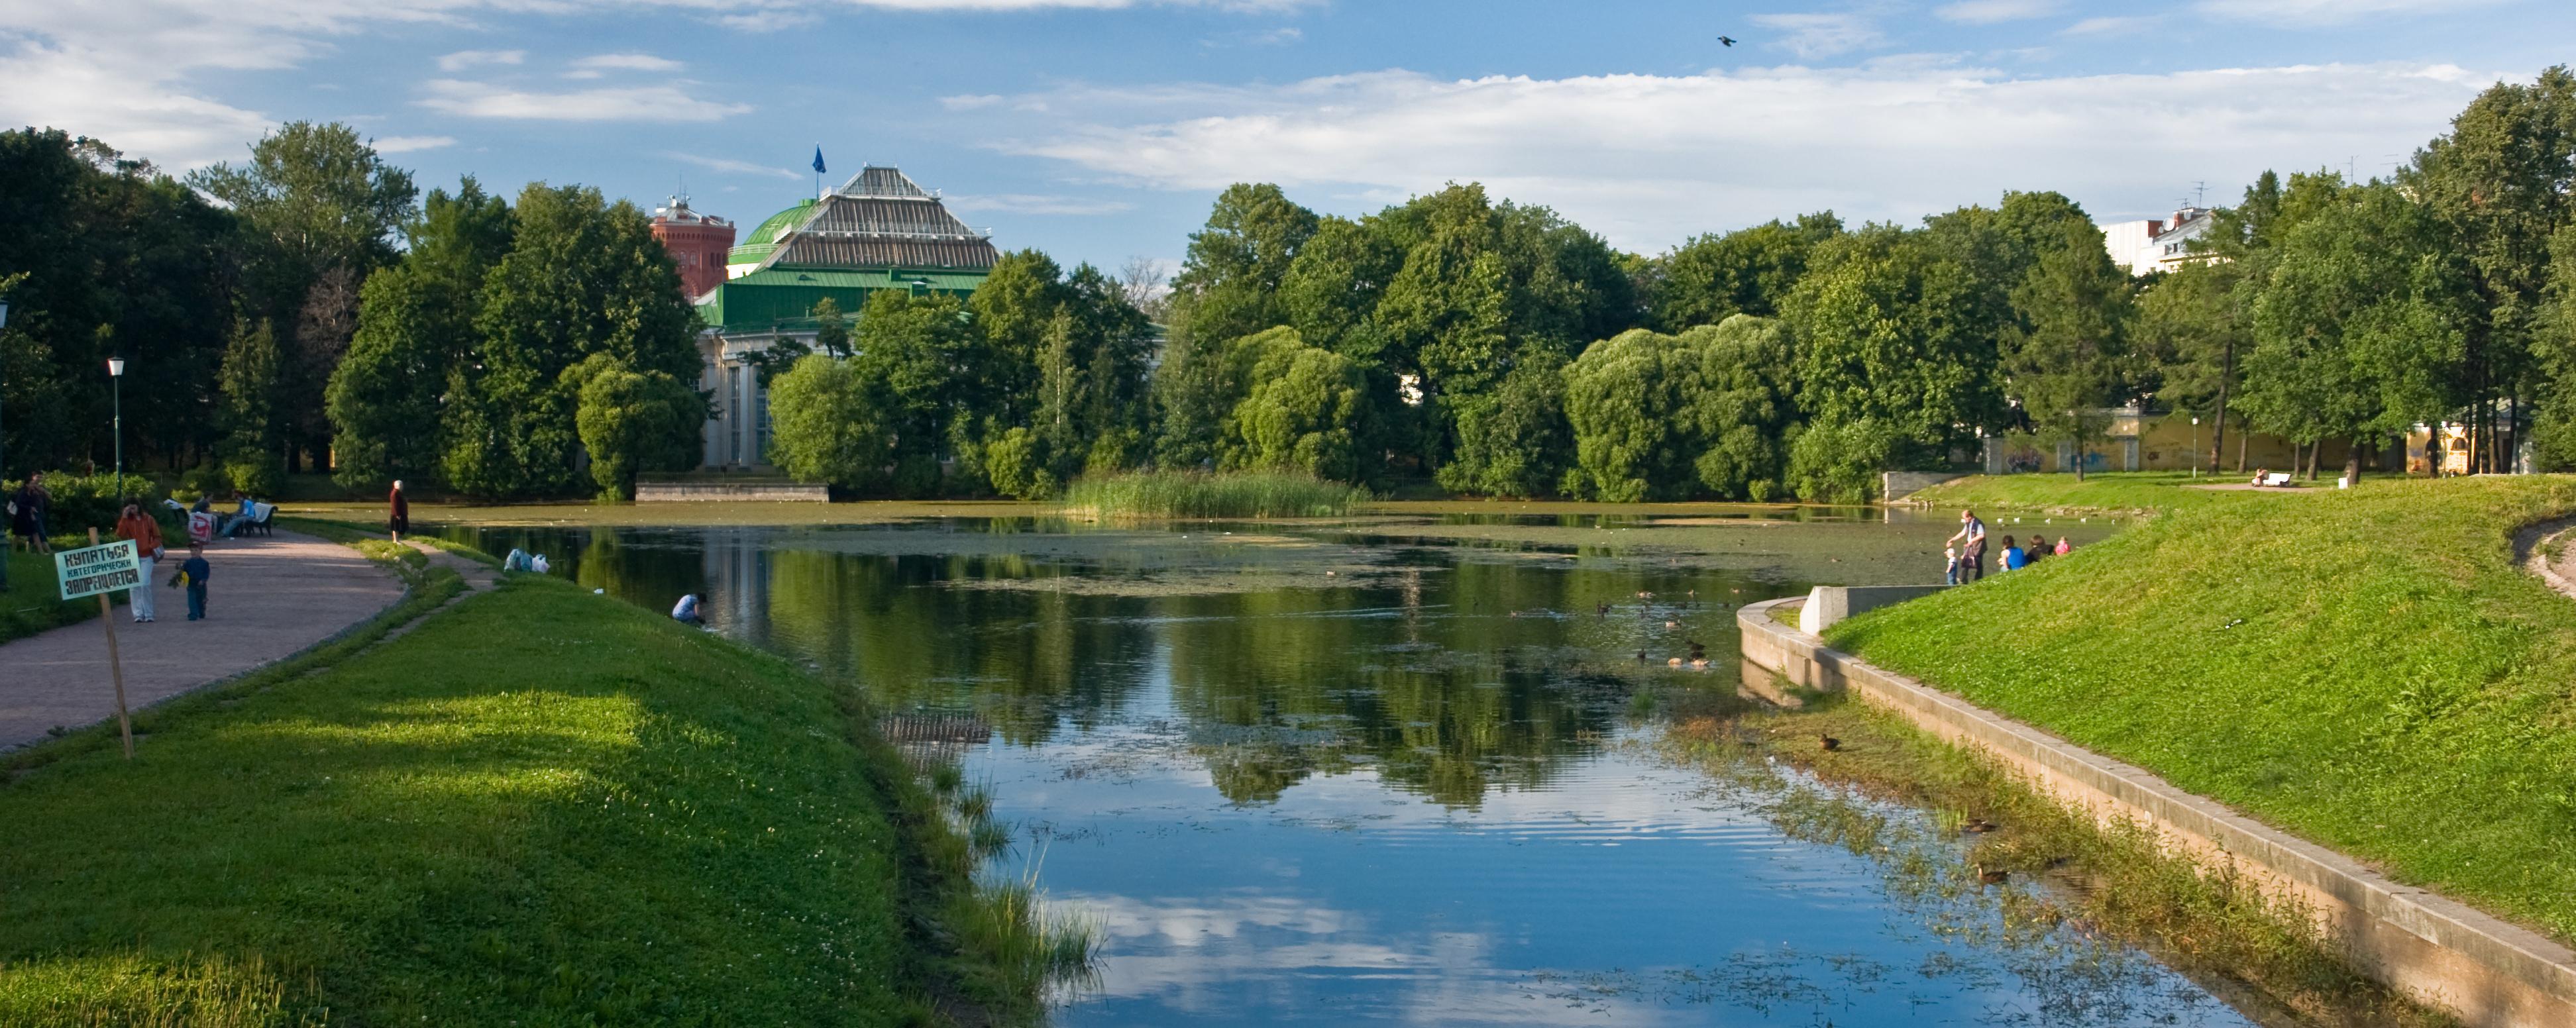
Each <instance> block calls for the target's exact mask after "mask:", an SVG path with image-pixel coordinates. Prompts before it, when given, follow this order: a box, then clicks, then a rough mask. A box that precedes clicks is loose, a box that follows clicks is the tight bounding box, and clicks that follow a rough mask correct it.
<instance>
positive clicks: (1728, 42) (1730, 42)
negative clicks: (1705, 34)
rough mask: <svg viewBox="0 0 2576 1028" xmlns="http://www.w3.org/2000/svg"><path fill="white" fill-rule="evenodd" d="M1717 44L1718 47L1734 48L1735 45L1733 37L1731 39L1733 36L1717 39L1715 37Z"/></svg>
mask: <svg viewBox="0 0 2576 1028" xmlns="http://www.w3.org/2000/svg"><path fill="white" fill-rule="evenodd" d="M1717 42H1718V45H1720V46H1734V45H1735V37H1733V36H1719V37H1717Z"/></svg>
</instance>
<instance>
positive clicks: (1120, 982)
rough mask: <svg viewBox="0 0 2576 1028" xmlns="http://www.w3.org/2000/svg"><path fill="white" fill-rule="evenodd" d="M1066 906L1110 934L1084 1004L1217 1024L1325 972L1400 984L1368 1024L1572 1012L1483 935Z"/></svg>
mask: <svg viewBox="0 0 2576 1028" xmlns="http://www.w3.org/2000/svg"><path fill="white" fill-rule="evenodd" d="M1062 899H1063V901H1064V902H1067V903H1070V904H1076V905H1078V906H1079V907H1080V909H1081V910H1082V911H1083V912H1084V914H1085V916H1087V917H1089V918H1090V919H1091V920H1092V921H1093V923H1095V924H1098V925H1099V926H1100V928H1101V931H1102V933H1103V934H1104V935H1106V936H1107V938H1108V944H1107V946H1106V947H1105V952H1104V959H1103V960H1102V962H1101V967H1100V981H1099V982H1098V984H1097V985H1096V987H1094V988H1092V989H1088V990H1085V994H1086V996H1090V997H1097V998H1100V999H1110V1000H1116V999H1129V1000H1133V999H1151V1000H1153V1001H1155V1002H1157V1003H1159V1004H1161V1005H1163V1006H1165V1007H1167V1008H1169V1009H1173V1010H1179V1011H1184V1012H1187V1013H1190V1014H1193V1015H1199V1016H1204V1017H1211V1018H1221V1017H1226V1016H1230V1015H1239V1014H1241V1013H1242V1012H1243V1009H1244V1007H1243V1005H1242V995H1241V994H1242V993H1244V992H1246V991H1249V992H1253V993H1258V994H1267V993H1270V992H1273V991H1274V990H1275V991H1278V992H1280V994H1281V996H1282V997H1283V998H1286V997H1287V996H1289V995H1291V994H1295V993H1299V992H1302V990H1301V989H1298V988H1296V987H1295V986H1294V985H1291V984H1286V983H1289V982H1292V981H1295V980H1302V979H1307V978H1311V977H1315V976H1318V975H1322V976H1329V977H1335V978H1346V979H1368V980H1376V981H1381V982H1404V983H1406V984H1405V985H1404V986H1403V991H1402V994H1401V995H1400V996H1398V997H1388V998H1386V999H1384V1000H1374V1001H1372V1002H1371V1003H1370V1004H1369V1005H1370V1006H1372V1007H1379V1008H1381V1011H1382V1012H1378V1013H1376V1016H1372V1018H1371V1019H1378V1018H1379V1017H1382V1016H1383V1012H1392V1013H1394V1014H1396V1016H1397V1019H1399V1020H1402V1021H1404V1022H1405V1023H1409V1024H1423V1025H1441V1024H1559V1023H1562V1022H1563V1021H1564V1020H1565V1018H1566V1015H1567V1013H1568V1010H1569V1008H1568V1004H1567V1002H1566V1001H1565V999H1564V998H1563V997H1561V996H1556V995H1550V994H1548V993H1546V992H1544V991H1540V990H1533V989H1530V988H1528V987H1527V986H1526V985H1525V984H1524V979H1525V976H1524V975H1522V974H1520V973H1519V972H1510V971H1505V970H1502V969H1500V968H1497V967H1495V966H1494V961H1493V949H1494V947H1493V945H1492V942H1491V940H1489V939H1488V938H1487V937H1486V936H1484V935H1483V934H1480V933H1474V932H1428V931H1426V932H1388V931H1385V930H1383V929H1381V928H1379V927H1378V926H1375V925H1373V924H1372V923H1371V921H1370V919H1369V918H1368V917H1366V916H1364V915H1362V914H1359V913H1357V912H1354V911H1347V910H1338V909H1334V908H1331V907H1326V906H1321V905H1318V904H1314V903H1311V902H1308V901H1305V900H1301V899H1298V898H1295V897H1289V896H1277V895H1251V894H1237V895H1229V896H1217V897H1195V898H1160V899H1143V898H1138V897H1132V896H1113V895H1102V894H1097V893H1075V894H1070V895H1067V896H1064V897H1063V898H1062ZM1351 936H1362V937H1366V938H1367V939H1369V940H1371V941H1365V942H1363V941H1355V940H1353V939H1350V938H1348V937H1351ZM1273 983H1280V984H1273ZM1291 1002H1293V1000H1291ZM1668 1020H1670V1018H1669V1017H1668V1016H1666V1015H1665V1014H1664V1013H1663V1012H1660V1011H1655V1010H1649V1009H1644V1008H1635V1007H1631V1008H1627V1009H1611V1008H1607V1007H1604V1008H1601V1009H1595V1010H1589V1011H1585V1012H1584V1023H1586V1024H1604V1025H1623V1024H1639V1025H1643V1024H1657V1023H1664V1022H1666V1021H1668Z"/></svg>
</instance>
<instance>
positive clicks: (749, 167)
mask: <svg viewBox="0 0 2576 1028" xmlns="http://www.w3.org/2000/svg"><path fill="white" fill-rule="evenodd" d="M662 156H664V157H668V158H670V159H672V160H675V161H687V162H689V163H691V164H695V165H697V166H699V167H701V168H709V169H712V170H715V171H723V172H730V173H733V174H737V175H773V176H776V177H778V178H783V179H787V180H788V181H791V182H793V181H796V180H799V179H802V178H804V176H802V175H799V174H797V173H796V172H794V171H791V170H788V169H786V168H777V167H771V166H769V165H766V164H753V163H751V162H750V161H737V160H733V159H731V158H728V157H708V156H705V155H702V154H693V153H684V152H681V151H678V150H672V151H668V152H665V153H664V154H663V155H662Z"/></svg>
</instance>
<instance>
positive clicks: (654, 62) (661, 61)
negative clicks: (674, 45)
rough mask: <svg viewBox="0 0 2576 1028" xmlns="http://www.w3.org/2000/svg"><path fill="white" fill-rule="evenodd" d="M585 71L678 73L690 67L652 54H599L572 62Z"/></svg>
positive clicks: (574, 65)
mask: <svg viewBox="0 0 2576 1028" xmlns="http://www.w3.org/2000/svg"><path fill="white" fill-rule="evenodd" d="M572 66H573V67H575V68H579V69H581V70H583V71H678V70H680V69H682V68H685V67H688V65H685V64H682V63H680V62H678V61H674V60H672V59H670V58H668V57H656V56H653V55H652V54H636V53H627V54H598V55H595V56H591V57H584V58H582V59H580V60H577V61H574V62H572Z"/></svg>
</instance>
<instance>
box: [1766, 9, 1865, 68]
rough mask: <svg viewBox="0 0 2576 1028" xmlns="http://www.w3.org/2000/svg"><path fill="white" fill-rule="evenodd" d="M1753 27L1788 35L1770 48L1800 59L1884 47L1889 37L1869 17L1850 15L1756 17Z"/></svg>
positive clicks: (1775, 15) (1777, 15)
mask: <svg viewBox="0 0 2576 1028" xmlns="http://www.w3.org/2000/svg"><path fill="white" fill-rule="evenodd" d="M1753 23H1754V24H1756V25H1760V26H1762V27H1763V28H1766V29H1779V30H1780V31H1782V32H1784V33H1786V35H1784V36H1782V37H1781V38H1780V39H1779V40H1777V41H1775V42H1773V43H1771V44H1770V45H1772V46H1776V47H1780V48H1782V49H1785V50H1787V51H1789V52H1790V53H1793V54H1797V55H1798V56H1799V57H1800V58H1801V59H1810V60H1811V59H1814V58H1818V57H1831V56H1833V55H1835V54H1839V53H1849V52H1851V51H1853V50H1867V49H1870V48H1872V47H1878V46H1884V45H1886V43H1887V36H1886V34H1885V33H1882V32H1880V31H1879V30H1878V24H1877V23H1876V22H1875V21H1872V20H1871V19H1870V18H1869V17H1867V16H1865V15H1860V14H1853V13H1849V12H1844V13H1838V14H1757V15H1754V16H1753Z"/></svg>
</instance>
